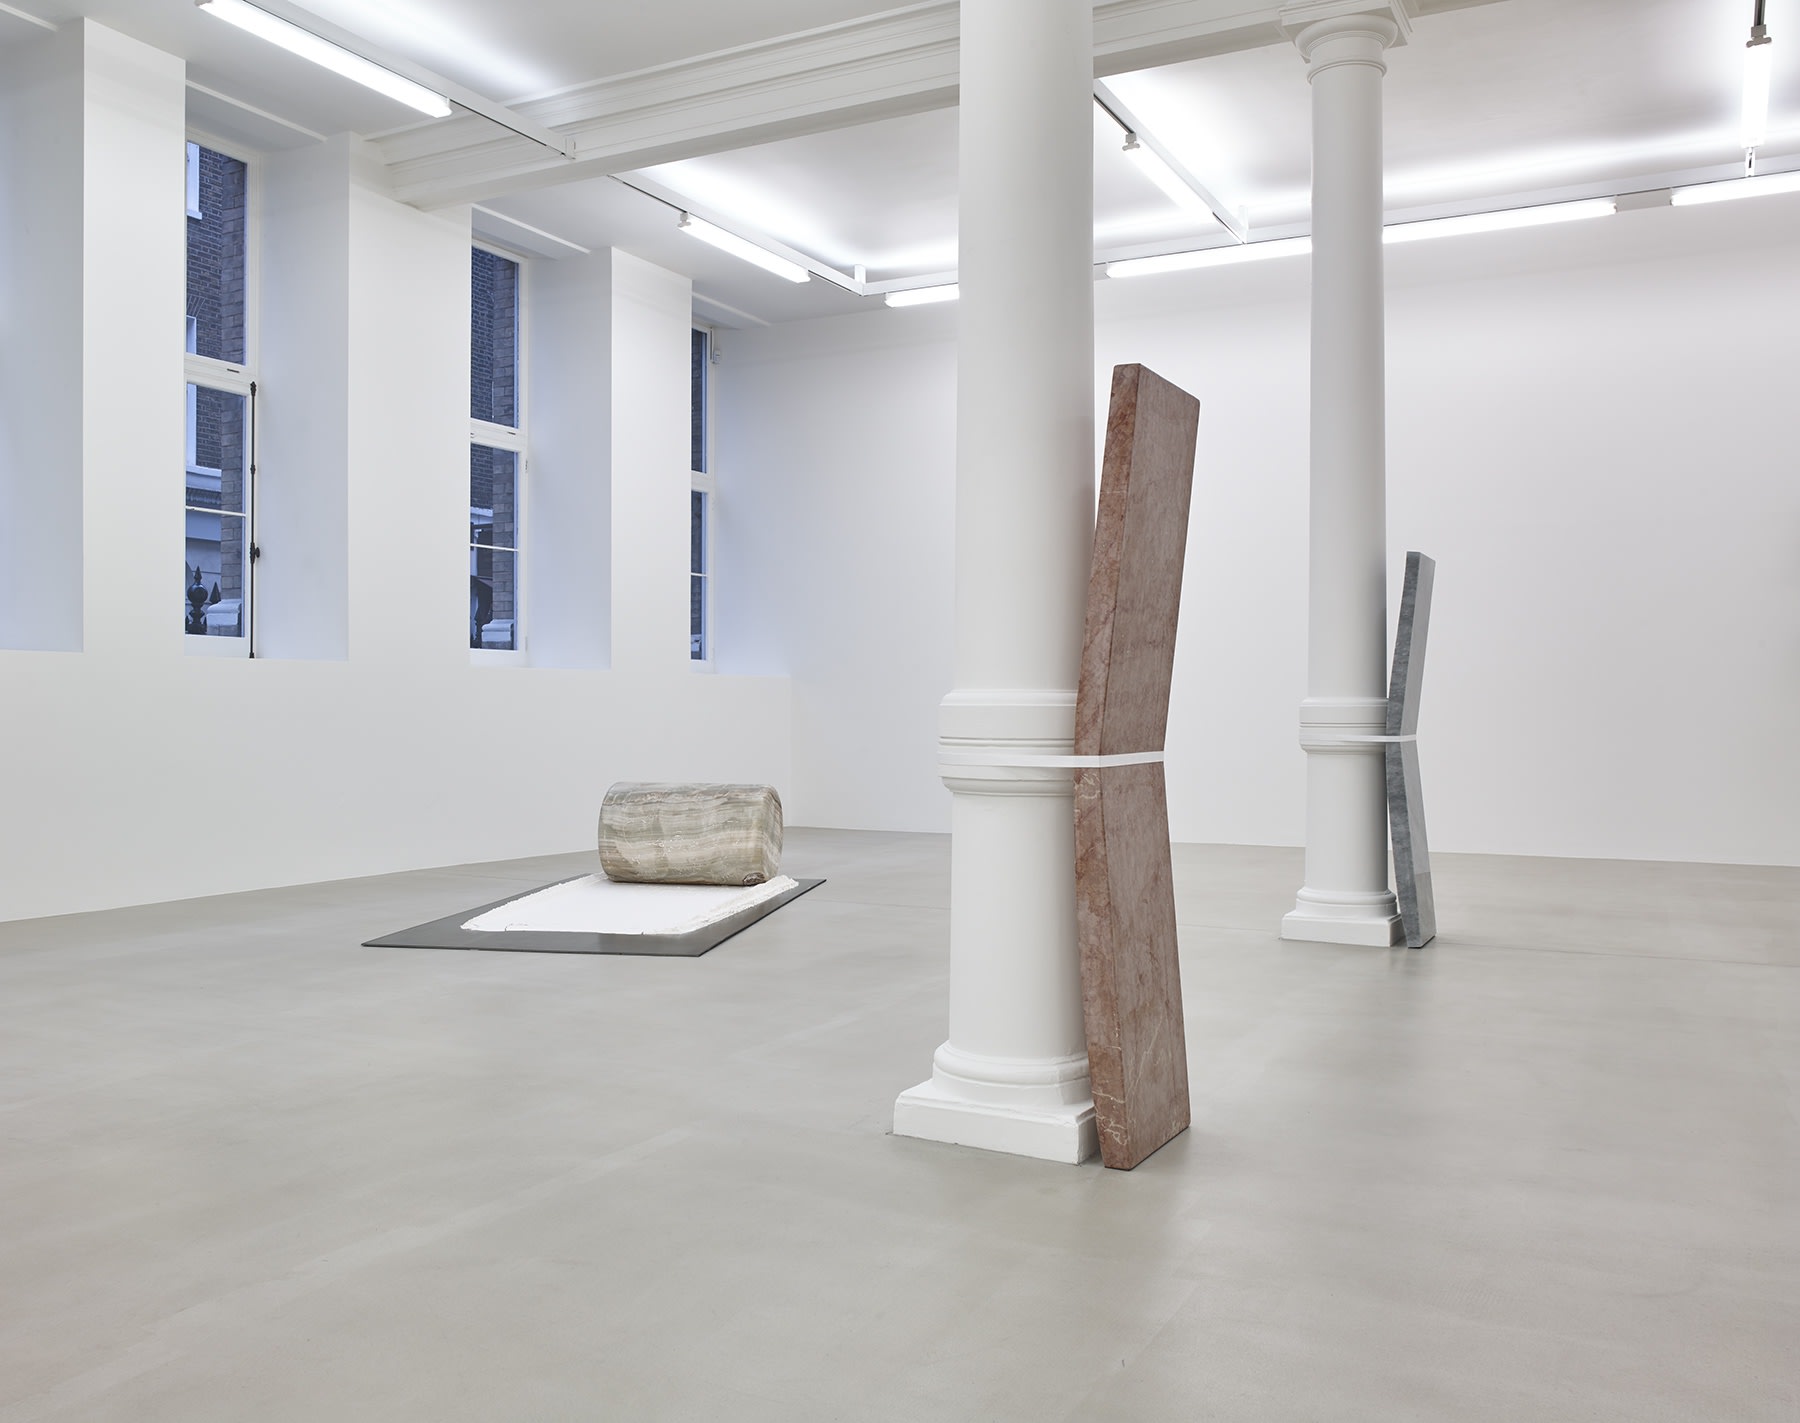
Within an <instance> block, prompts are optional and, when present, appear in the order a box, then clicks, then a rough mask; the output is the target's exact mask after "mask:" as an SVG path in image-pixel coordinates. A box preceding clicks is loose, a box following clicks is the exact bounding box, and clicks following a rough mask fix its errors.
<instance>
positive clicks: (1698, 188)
mask: <svg viewBox="0 0 1800 1423" xmlns="http://www.w3.org/2000/svg"><path fill="white" fill-rule="evenodd" d="M1769 193H1800V169H1796V170H1795V171H1794V172H1792V173H1761V174H1758V175H1757V176H1756V177H1754V178H1730V179H1727V180H1726V181H1724V182H1721V183H1698V184H1696V185H1695V186H1693V187H1691V188H1677V189H1676V190H1675V191H1674V192H1673V193H1671V194H1669V202H1670V203H1671V204H1673V205H1674V206H1675V207H1678V208H1685V207H1692V206H1694V205H1695V204H1696V203H1725V202H1730V201H1732V200H1733V199H1734V198H1760V197H1764V196H1766V195H1767V194H1769Z"/></svg>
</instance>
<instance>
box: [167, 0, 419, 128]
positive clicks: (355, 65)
mask: <svg viewBox="0 0 1800 1423" xmlns="http://www.w3.org/2000/svg"><path fill="white" fill-rule="evenodd" d="M198 4H199V7H200V8H201V9H202V10H204V11H206V12H207V13H208V14H209V15H217V16H218V17H219V18H220V19H221V20H224V21H225V22H226V23H227V24H230V25H236V26H237V27H238V28H239V29H240V30H247V31H249V32H250V33H251V34H253V35H255V36H256V37H257V38H258V39H264V40H267V41H268V42H269V43H270V44H273V45H279V46H280V47H281V48H282V49H285V50H287V51H288V52H289V53H290V54H297V55H299V56H300V57H301V58H302V59H310V60H311V61H312V62H313V63H314V64H317V65H320V66H322V67H323V68H325V69H329V70H330V71H331V72H332V73H333V74H341V75H343V76H344V78H346V79H353V80H355V81H356V82H357V83H358V84H362V85H365V86H367V87H368V88H370V89H374V90H376V91H377V92H378V93H382V94H386V95H387V96H388V98H390V99H398V100H399V101H400V102H401V103H402V104H405V105H407V106H408V107H409V108H414V109H417V110H418V111H419V112H420V113H422V114H429V115H430V116H431V117H432V118H434V119H442V118H448V117H449V116H450V101H449V100H448V99H446V98H445V97H444V96H443V95H442V94H439V93H437V92H436V91H434V90H431V89H427V88H426V87H425V86H424V85H423V84H415V83H413V81H412V80H410V79H407V78H404V77H402V76H401V75H398V74H396V73H394V71H393V70H391V69H383V68H382V67H381V66H380V65H379V64H376V63H375V62H374V61H373V60H368V59H364V58H363V57H362V56H361V55H360V54H352V53H351V52H350V51H349V50H347V49H345V48H343V47H342V46H341V45H335V44H333V43H332V42H331V41H330V40H326V39H320V38H319V36H317V35H315V34H314V33H313V32H312V31H311V30H303V29H301V28H300V26H298V25H290V24H289V23H288V22H287V21H286V20H283V19H279V18H277V17H276V16H274V15H271V14H270V13H269V12H268V11H267V10H259V9H257V8H256V6H254V5H251V4H248V3H246V0H198Z"/></svg>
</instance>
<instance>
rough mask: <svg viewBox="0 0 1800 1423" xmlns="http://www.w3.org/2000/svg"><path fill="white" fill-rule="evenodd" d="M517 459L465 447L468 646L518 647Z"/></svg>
mask: <svg viewBox="0 0 1800 1423" xmlns="http://www.w3.org/2000/svg"><path fill="white" fill-rule="evenodd" d="M518 497H519V457H518V455H517V454H515V453H514V452H513V451H511V450H496V449H494V448H493V447H491V446H489V445H470V446H469V646H470V647H487V648H503V649H505V650H507V651H512V650H515V649H516V648H517V646H518V618H519V599H518V558H519V556H518V554H517V553H516V552H515V550H516V549H517V548H518V539H519V519H518Z"/></svg>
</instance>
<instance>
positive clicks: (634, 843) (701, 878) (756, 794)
mask: <svg viewBox="0 0 1800 1423" xmlns="http://www.w3.org/2000/svg"><path fill="white" fill-rule="evenodd" d="M600 868H601V869H602V870H604V871H605V872H606V877H607V878H608V879H613V880H620V881H622V882H624V883H627V884H740V885H741V884H762V883H763V882H764V881H765V880H770V879H773V878H774V877H775V875H776V874H777V873H778V872H779V871H780V869H781V797H780V796H779V795H777V794H776V793H775V788H774V787H773V786H738V785H705V784H700V783H695V782H649V781H621V782H619V783H618V784H617V785H615V786H613V787H612V788H611V789H610V790H608V791H607V793H606V798H605V799H604V800H603V801H602V802H601V803H600Z"/></svg>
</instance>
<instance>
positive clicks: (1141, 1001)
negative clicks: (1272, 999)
mask: <svg viewBox="0 0 1800 1423" xmlns="http://www.w3.org/2000/svg"><path fill="white" fill-rule="evenodd" d="M1199 429H1200V402H1199V401H1198V400H1196V399H1194V397H1193V396H1191V395H1189V394H1188V393H1187V392H1186V391H1184V390H1181V389H1179V388H1178V387H1176V386H1174V385H1171V384H1170V383H1169V382H1168V381H1166V380H1164V379H1162V377H1160V376H1158V375H1157V374H1156V373H1155V372H1154V371H1151V370H1147V369H1145V368H1144V367H1143V366H1137V365H1130V366H1118V367H1116V368H1115V369H1114V371H1113V387H1112V405H1111V410H1110V413H1109V415H1108V417H1107V425H1106V452H1105V456H1104V459H1103V461H1102V465H1101V473H1100V506H1099V514H1098V518H1097V520H1096V522H1095V528H1094V556H1093V565H1092V571H1091V576H1090V578H1089V582H1088V602H1087V628H1086V633H1085V636H1084V639H1083V642H1082V648H1081V680H1080V684H1079V687H1078V689H1077V691H1076V694H1075V754H1076V756H1077V757H1080V758H1093V759H1094V760H1096V761H1101V762H1104V760H1105V759H1106V758H1111V757H1118V758H1120V761H1121V762H1123V763H1124V764H1121V763H1119V762H1115V763H1114V764H1112V765H1106V764H1099V765H1090V766H1085V767H1082V768H1081V769H1080V770H1078V771H1077V772H1076V775H1075V920H1076V931H1077V934H1078V936H1079V939H1080V943H1081V991H1082V1009H1083V1018H1084V1020H1085V1022H1086V1026H1087V1043H1088V1069H1089V1073H1090V1076H1091V1078H1092V1082H1093V1091H1094V1124H1095V1126H1096V1127H1098V1129H1099V1133H1100V1159H1101V1160H1102V1161H1104V1162H1105V1163H1106V1164H1107V1165H1108V1166H1110V1167H1112V1168H1113V1169H1115V1170H1122V1171H1129V1170H1130V1169H1131V1168H1132V1167H1134V1166H1136V1165H1137V1164H1138V1163H1139V1162H1140V1161H1142V1160H1143V1159H1144V1158H1145V1157H1147V1156H1149V1155H1150V1153H1151V1152H1153V1151H1155V1150H1157V1148H1159V1147H1160V1146H1162V1145H1163V1144H1164V1143H1165V1142H1168V1141H1170V1140H1171V1139H1173V1138H1174V1137H1176V1136H1178V1135H1179V1134H1180V1133H1182V1132H1184V1131H1186V1130H1187V1126H1188V1117H1189V1106H1188V1075H1187V1034H1186V1029H1185V1027H1184V1026H1183V1022H1182V1014H1181V963H1180V958H1179V954H1178V946H1177V943H1176V935H1175V882H1174V875H1173V870H1172V866H1171V862H1170V852H1169V812H1168V804H1167V801H1166V798H1165V791H1164V786H1163V768H1162V763H1161V752H1162V750H1163V736H1164V733H1165V732H1166V731H1167V729H1168V723H1169V684H1170V679H1171V677H1172V676H1173V673H1174V667H1175V624H1176V617H1177V614H1178V613H1179V611H1180V608H1181V574H1182V568H1183V565H1184V561H1185V559H1186V556H1187V527H1188V508H1189V504H1190V501H1191V496H1192V491H1193V480H1194V442H1195V439H1196V437H1197V436H1198V434H1199ZM1153 754H1154V755H1155V757H1156V759H1154V760H1142V759H1139V758H1143V757H1147V756H1150V755H1153ZM1133 761H1135V762H1136V764H1131V762H1133Z"/></svg>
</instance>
